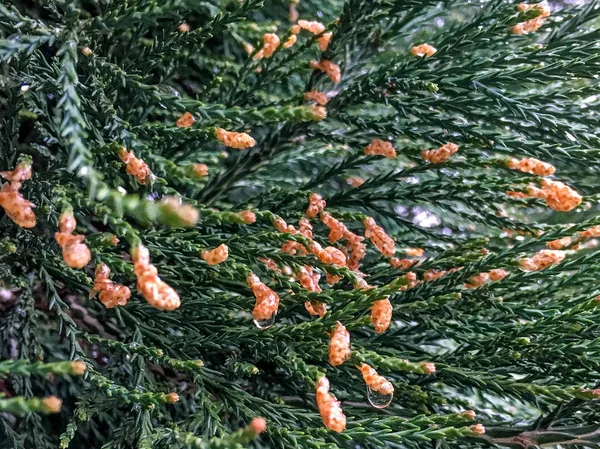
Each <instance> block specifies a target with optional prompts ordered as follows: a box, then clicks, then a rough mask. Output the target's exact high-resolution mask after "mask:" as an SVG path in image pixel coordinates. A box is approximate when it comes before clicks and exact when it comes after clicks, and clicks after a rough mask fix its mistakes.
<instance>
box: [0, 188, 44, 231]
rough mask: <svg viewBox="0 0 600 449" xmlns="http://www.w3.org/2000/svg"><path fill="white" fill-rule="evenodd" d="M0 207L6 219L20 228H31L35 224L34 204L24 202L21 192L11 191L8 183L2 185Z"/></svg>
mask: <svg viewBox="0 0 600 449" xmlns="http://www.w3.org/2000/svg"><path fill="white" fill-rule="evenodd" d="M0 207H2V208H3V209H4V212H5V213H6V215H7V216H8V218H10V219H11V220H12V221H13V222H15V223H16V224H17V225H19V226H20V227H22V228H26V229H29V228H33V227H34V226H35V225H36V223H37V220H36V218H35V213H34V212H33V208H34V207H35V204H33V203H32V202H31V201H28V200H26V199H25V197H24V196H23V195H22V194H21V192H18V191H11V189H10V184H8V183H4V184H3V185H2V188H1V189H0Z"/></svg>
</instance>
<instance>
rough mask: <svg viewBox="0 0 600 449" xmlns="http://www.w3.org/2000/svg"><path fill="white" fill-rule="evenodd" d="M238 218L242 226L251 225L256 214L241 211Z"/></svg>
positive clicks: (249, 211) (254, 220)
mask: <svg viewBox="0 0 600 449" xmlns="http://www.w3.org/2000/svg"><path fill="white" fill-rule="evenodd" d="M238 216H239V217H240V220H242V223H244V224H252V223H255V222H256V214H255V213H254V212H252V211H251V210H243V211H241V212H238Z"/></svg>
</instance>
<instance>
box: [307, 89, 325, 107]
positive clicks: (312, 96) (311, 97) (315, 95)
mask: <svg viewBox="0 0 600 449" xmlns="http://www.w3.org/2000/svg"><path fill="white" fill-rule="evenodd" d="M304 99H305V100H306V101H314V102H315V103H317V104H320V105H321V106H325V105H326V104H327V94H326V93H324V92H319V91H318V90H311V91H310V92H306V93H305V94H304Z"/></svg>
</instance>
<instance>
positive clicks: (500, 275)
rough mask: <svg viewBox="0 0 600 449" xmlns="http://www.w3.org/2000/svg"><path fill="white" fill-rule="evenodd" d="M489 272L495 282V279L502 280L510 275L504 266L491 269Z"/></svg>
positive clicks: (491, 279)
mask: <svg viewBox="0 0 600 449" xmlns="http://www.w3.org/2000/svg"><path fill="white" fill-rule="evenodd" d="M488 274H489V276H490V281H492V282H495V281H501V280H502V279H504V278H505V277H506V276H508V275H509V274H510V273H509V272H508V271H506V270H503V269H502V268H496V269H494V270H491V271H490V272H489V273H488Z"/></svg>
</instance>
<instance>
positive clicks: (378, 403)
mask: <svg viewBox="0 0 600 449" xmlns="http://www.w3.org/2000/svg"><path fill="white" fill-rule="evenodd" d="M392 399H394V393H391V394H383V393H380V392H378V391H375V390H371V389H370V388H369V387H367V400H368V401H369V404H371V405H372V406H373V407H375V408H386V407H387V406H388V405H390V403H391V402H392Z"/></svg>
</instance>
